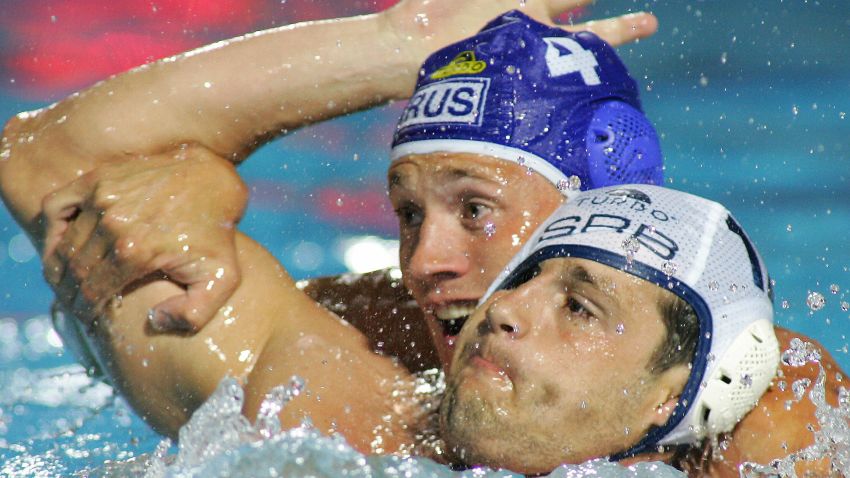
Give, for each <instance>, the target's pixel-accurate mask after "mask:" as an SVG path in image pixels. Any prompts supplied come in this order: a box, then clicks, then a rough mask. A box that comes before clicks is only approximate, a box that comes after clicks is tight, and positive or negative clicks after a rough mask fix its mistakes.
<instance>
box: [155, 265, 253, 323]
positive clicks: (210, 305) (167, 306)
mask: <svg viewBox="0 0 850 478" xmlns="http://www.w3.org/2000/svg"><path fill="white" fill-rule="evenodd" d="M162 270H163V272H165V273H166V274H167V275H168V278H169V280H171V281H173V282H176V283H178V284H183V285H185V287H186V290H185V292H184V293H182V294H179V295H176V296H172V297H170V298H168V299H166V300H164V301H162V302H160V303H159V304H157V305H156V306H154V307H153V308H152V309H151V310H150V312H149V313H148V319H149V321H150V324H151V326H152V327H153V328H154V329H155V330H157V331H160V332H175V331H177V332H196V331H198V330H200V329H202V328H203V327H204V326H205V325H206V324H207V323H208V322H209V321H210V320H211V319H212V318H213V317H215V314H216V313H217V312H218V310H219V309H220V308H222V307H224V305H225V304H226V303H227V300H228V299H230V296H231V295H233V292H234V291H235V290H236V288H237V287H238V286H239V282H240V278H241V276H240V274H239V269H238V266H237V265H236V263H235V262H228V263H224V262H221V261H210V260H209V257H208V258H207V260H206V261H204V263H203V264H200V265H199V264H198V263H191V264H186V265H184V266H181V267H177V268H174V269H171V270H169V269H167V268H163V269H162Z"/></svg>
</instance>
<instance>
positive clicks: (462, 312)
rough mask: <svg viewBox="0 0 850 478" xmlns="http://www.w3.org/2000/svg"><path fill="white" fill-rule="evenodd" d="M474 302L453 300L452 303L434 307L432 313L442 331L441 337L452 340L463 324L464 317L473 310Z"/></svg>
mask: <svg viewBox="0 0 850 478" xmlns="http://www.w3.org/2000/svg"><path fill="white" fill-rule="evenodd" d="M475 306H476V302H471V301H470V302H455V303H452V304H447V305H443V306H440V307H437V308H435V309H434V315H435V316H436V317H437V319H438V320H437V323H439V324H440V327H441V329H442V331H443V337H445V338H446V339H447V340H451V341H454V338H456V337H457V336H458V334H460V330H461V329H462V328H463V324H465V323H466V319H468V318H469V316H470V314H472V312H473V311H474V310H475Z"/></svg>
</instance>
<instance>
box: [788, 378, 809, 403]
mask: <svg viewBox="0 0 850 478" xmlns="http://www.w3.org/2000/svg"><path fill="white" fill-rule="evenodd" d="M811 384H812V381H811V380H809V379H808V378H801V379H800V380H797V381H795V382H794V383H792V384H791V391H792V392H794V398H795V399H796V400H797V401H798V402H799V401H800V400H801V399H802V398H803V395H804V394H805V393H806V389H807V388H809V385H811Z"/></svg>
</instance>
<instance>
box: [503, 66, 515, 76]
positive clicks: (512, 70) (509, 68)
mask: <svg viewBox="0 0 850 478" xmlns="http://www.w3.org/2000/svg"><path fill="white" fill-rule="evenodd" d="M505 73H507V74H509V75H513V74H514V73H516V67H515V66H513V65H508V66H506V67H505Z"/></svg>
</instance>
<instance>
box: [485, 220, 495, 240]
mask: <svg viewBox="0 0 850 478" xmlns="http://www.w3.org/2000/svg"><path fill="white" fill-rule="evenodd" d="M484 234H485V235H486V236H487V237H488V238H490V237H493V234H496V225H495V224H493V223H492V222H488V223H486V224H484Z"/></svg>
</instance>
